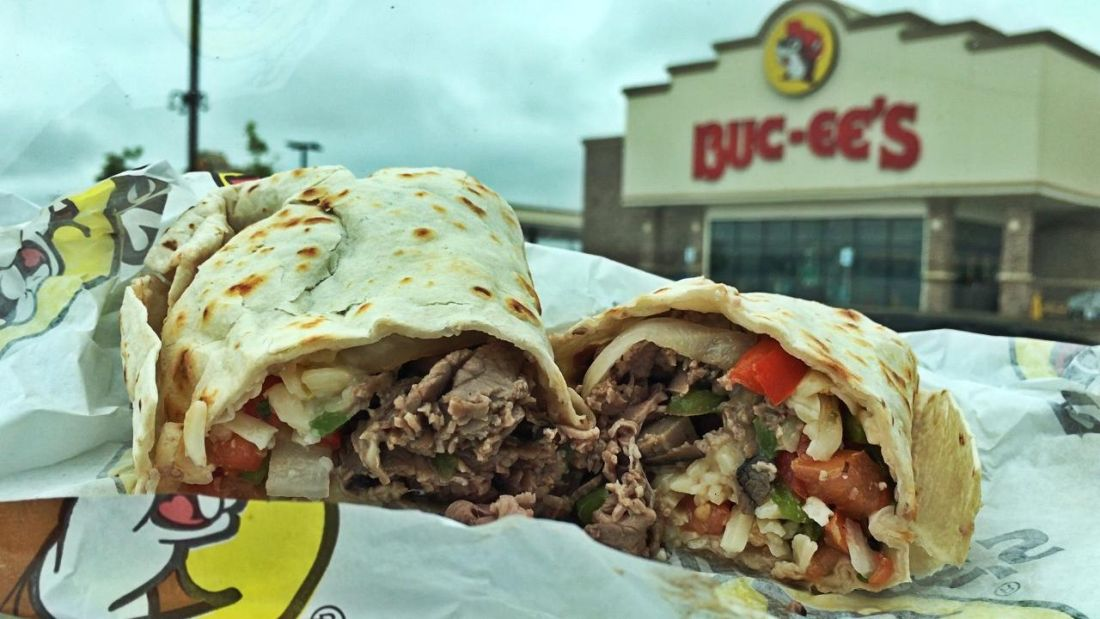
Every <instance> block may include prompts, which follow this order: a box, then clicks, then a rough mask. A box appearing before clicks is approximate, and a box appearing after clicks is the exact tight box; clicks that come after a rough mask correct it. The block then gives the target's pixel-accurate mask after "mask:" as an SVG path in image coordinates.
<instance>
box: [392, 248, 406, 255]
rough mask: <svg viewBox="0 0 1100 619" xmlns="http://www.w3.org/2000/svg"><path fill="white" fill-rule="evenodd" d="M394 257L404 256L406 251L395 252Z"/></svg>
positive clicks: (398, 250)
mask: <svg viewBox="0 0 1100 619" xmlns="http://www.w3.org/2000/svg"><path fill="white" fill-rule="evenodd" d="M393 255H395V256H404V255H405V250H403V249H397V250H394V252H393Z"/></svg>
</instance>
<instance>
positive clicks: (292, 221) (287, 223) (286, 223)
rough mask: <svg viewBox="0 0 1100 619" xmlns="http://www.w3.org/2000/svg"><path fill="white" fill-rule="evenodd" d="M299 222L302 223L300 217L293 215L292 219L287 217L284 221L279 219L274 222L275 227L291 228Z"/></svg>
mask: <svg viewBox="0 0 1100 619" xmlns="http://www.w3.org/2000/svg"><path fill="white" fill-rule="evenodd" d="M300 223H302V218H301V217H294V218H292V219H288V220H286V221H281V222H279V223H277V224H275V227H276V228H293V227H294V226H297V225H298V224H300Z"/></svg>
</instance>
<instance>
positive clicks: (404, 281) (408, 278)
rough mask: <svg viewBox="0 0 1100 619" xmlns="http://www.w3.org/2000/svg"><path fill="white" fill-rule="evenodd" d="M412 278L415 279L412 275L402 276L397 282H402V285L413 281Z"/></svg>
mask: <svg viewBox="0 0 1100 619" xmlns="http://www.w3.org/2000/svg"><path fill="white" fill-rule="evenodd" d="M412 280H413V278H411V277H408V276H405V277H402V278H401V281H399V282H397V283H398V284H401V285H405V284H411V283H412Z"/></svg>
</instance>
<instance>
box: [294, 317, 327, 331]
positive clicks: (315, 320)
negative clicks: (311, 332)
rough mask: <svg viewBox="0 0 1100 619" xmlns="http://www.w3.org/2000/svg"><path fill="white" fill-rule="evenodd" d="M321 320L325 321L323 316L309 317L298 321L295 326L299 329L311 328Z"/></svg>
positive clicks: (321, 321)
mask: <svg viewBox="0 0 1100 619" xmlns="http://www.w3.org/2000/svg"><path fill="white" fill-rule="evenodd" d="M323 322H325V317H324V316H314V317H313V318H310V319H309V320H307V321H305V322H302V323H299V324H297V325H295V326H296V327H298V328H299V329H312V328H313V327H316V326H318V325H320V324H321V323H323Z"/></svg>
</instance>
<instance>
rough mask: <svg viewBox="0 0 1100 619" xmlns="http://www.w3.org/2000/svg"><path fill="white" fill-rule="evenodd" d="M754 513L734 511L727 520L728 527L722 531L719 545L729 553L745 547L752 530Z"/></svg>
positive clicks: (739, 550)
mask: <svg viewBox="0 0 1100 619" xmlns="http://www.w3.org/2000/svg"><path fill="white" fill-rule="evenodd" d="M753 520H754V518H753V516H752V514H743V513H741V512H739V511H738V512H734V513H733V515H732V516H730V519H729V520H727V521H726V528H725V530H724V531H722V539H721V541H719V542H718V545H719V546H721V547H722V550H725V551H726V552H728V553H731V554H736V553H739V552H741V551H742V550H744V549H745V545H746V544H748V543H749V531H751V530H752V523H753Z"/></svg>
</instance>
